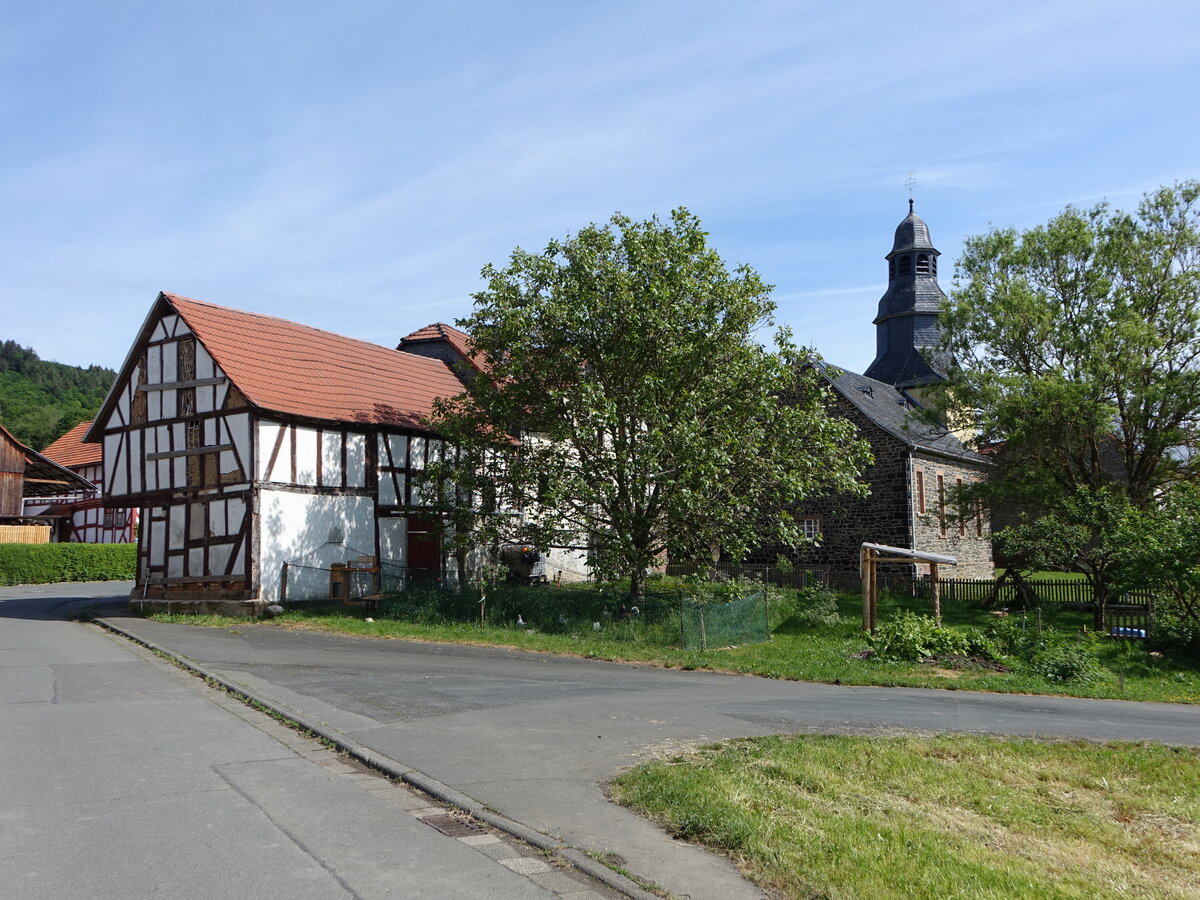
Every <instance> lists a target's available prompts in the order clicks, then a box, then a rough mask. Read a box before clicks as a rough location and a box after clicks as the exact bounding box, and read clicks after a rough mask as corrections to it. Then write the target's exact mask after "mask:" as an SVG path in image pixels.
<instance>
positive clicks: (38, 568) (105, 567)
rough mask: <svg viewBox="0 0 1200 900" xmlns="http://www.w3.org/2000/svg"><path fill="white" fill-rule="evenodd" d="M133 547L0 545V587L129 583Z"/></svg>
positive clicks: (134, 564) (133, 566)
mask: <svg viewBox="0 0 1200 900" xmlns="http://www.w3.org/2000/svg"><path fill="white" fill-rule="evenodd" d="M136 569H137V544H0V584H50V583H51V582H55V581H131V580H133V578H134V577H135V572H136Z"/></svg>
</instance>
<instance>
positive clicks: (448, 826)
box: [421, 815, 484, 837]
mask: <svg viewBox="0 0 1200 900" xmlns="http://www.w3.org/2000/svg"><path fill="white" fill-rule="evenodd" d="M421 821H422V822H424V823H425V824H426V825H432V826H433V827H434V828H436V829H437V830H438V831H440V832H441V833H442V834H448V835H450V837H468V836H470V835H472V834H483V833H484V832H483V826H481V825H476V824H475V823H474V822H464V821H463V820H462V819H456V818H454V816H446V815H441V816H425V817H424V818H423V819H421Z"/></svg>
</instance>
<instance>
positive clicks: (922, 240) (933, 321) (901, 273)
mask: <svg viewBox="0 0 1200 900" xmlns="http://www.w3.org/2000/svg"><path fill="white" fill-rule="evenodd" d="M940 255H941V254H940V253H938V251H937V249H936V248H935V247H934V246H933V242H932V241H931V240H930V238H929V226H928V225H926V224H925V222H924V220H923V219H922V218H921V217H920V216H918V215H917V214H916V213H915V212H914V211H913V201H912V199H911V198H909V201H908V215H907V216H905V217H904V221H902V222H901V223H900V224H899V225H897V226H896V237H895V240H894V241H893V242H892V251H891V252H890V253H889V254H888V255H887V257H886V259H887V261H888V287H887V290H886V291H885V292H884V294H883V297H882V298H880V300H879V313H878V315H876V316H875V361H874V362H873V363H871V365H870V367H869V368H868V369H867V371H866V372H864V373H863V374H865V375H866V376H867V377H868V378H874V379H875V380H876V381H883V382H886V383H887V384H892V385H895V386H896V387H898V388H917V387H921V386H923V385H927V384H932V383H933V382H935V381H941V380H942V379H943V378H944V376H943V375H942V373H941V372H939V371H938V367H937V363H936V361H934V364H933V365H931V364H930V361H929V360H927V359H926V357H925V355H924V354H923V353H922V350H924V351H926V352H929V353H931V352H932V351H933V350H934V348H936V347H937V344H938V340H939V338H940V337H941V329H940V328H939V326H938V312H939V310H940V309H941V305H942V303H944V302H945V300H946V295H945V294H943V293H942V289H941V288H940V287H939V286H938V281H937V260H938V257H939V256H940Z"/></svg>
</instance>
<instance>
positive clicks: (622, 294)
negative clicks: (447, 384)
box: [433, 209, 868, 596]
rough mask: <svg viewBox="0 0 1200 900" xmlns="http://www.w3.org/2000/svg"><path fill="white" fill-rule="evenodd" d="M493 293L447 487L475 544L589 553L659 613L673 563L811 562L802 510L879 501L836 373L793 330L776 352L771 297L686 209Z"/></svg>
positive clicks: (459, 407)
mask: <svg viewBox="0 0 1200 900" xmlns="http://www.w3.org/2000/svg"><path fill="white" fill-rule="evenodd" d="M483 277H484V278H485V280H486V281H487V287H486V289H485V290H483V291H481V292H479V293H478V294H476V295H475V310H474V314H473V315H471V316H470V317H469V318H467V319H465V320H461V321H460V322H459V323H458V324H459V325H460V326H462V327H463V328H464V329H465V330H466V331H467V332H468V333H470V335H471V349H472V352H473V354H474V356H475V358H476V359H477V361H479V362H480V363H481V364H482V367H483V369H484V370H485V373H486V374H484V375H483V376H481V377H477V378H475V379H474V380H473V381H472V383H471V385H470V387H469V389H468V390H467V392H466V393H465V394H464V395H462V396H461V397H459V398H456V399H453V400H447V401H444V402H442V403H441V404H439V406H438V408H437V412H436V415H435V419H434V422H433V426H434V427H435V428H436V429H437V431H438V432H439V433H441V434H442V435H443V436H444V437H446V439H447V441H448V442H449V444H450V445H451V446H455V447H457V453H456V454H455V455H454V458H447V459H446V460H445V461H444V462H443V463H442V464H441V465H440V466H439V467H438V469H437V471H436V475H437V476H438V477H440V478H442V479H443V480H444V482H445V484H446V485H453V486H454V490H453V491H452V490H450V489H449V488H447V490H446V491H444V492H443V495H444V498H445V500H446V507H445V509H446V512H447V514H448V515H449V516H450V518H451V520H452V521H453V522H454V525H455V528H456V530H457V533H458V534H459V535H460V537H462V538H463V539H464V541H470V542H472V543H478V542H479V541H480V540H481V539H482V540H483V541H485V542H486V541H491V542H493V543H501V542H508V541H522V542H529V543H531V544H533V545H536V546H538V547H542V548H546V547H550V546H583V545H586V546H588V547H589V551H590V556H589V558H590V564H591V566H592V567H593V568H594V569H595V570H596V571H597V572H598V573H599V574H601V575H604V576H617V577H622V576H623V577H628V578H629V579H630V583H631V595H632V596H640V595H641V594H642V593H643V591H644V585H645V572H646V570H647V569H648V568H649V567H651V566H653V565H654V564H655V563H656V562H657V561H658V560H660V559H661V558H662V557H663V555H664V554H669V555H670V556H671V558H673V559H707V558H709V555H710V553H711V552H712V550H713V549H714V548H716V547H721V548H723V549H724V550H725V551H726V552H728V553H730V554H732V555H734V556H737V555H739V554H741V553H744V552H745V551H746V549H747V548H749V547H751V546H753V545H755V544H758V543H760V542H761V543H767V542H771V543H776V542H778V543H783V544H790V545H796V544H799V543H801V542H802V541H803V532H802V529H801V527H800V524H799V522H798V521H797V520H796V518H795V517H794V516H793V510H794V509H795V508H796V506H797V504H799V503H801V502H802V501H803V500H804V499H805V498H807V497H810V496H812V495H814V494H818V493H826V492H841V491H861V490H862V487H861V485H859V484H858V482H857V480H856V479H857V475H858V472H859V471H860V469H861V467H862V466H863V465H864V464H865V462H866V461H867V459H868V451H867V449H866V447H865V445H864V444H863V443H861V442H860V441H859V440H858V439H857V437H856V435H855V432H854V429H853V427H852V426H851V425H850V424H849V423H848V422H846V421H844V420H841V419H836V418H831V417H829V416H828V415H826V412H825V406H824V399H825V394H824V388H823V386H822V382H821V379H820V377H819V375H818V374H817V373H816V372H815V371H814V370H813V368H812V367H811V366H808V365H805V364H804V363H805V360H804V358H803V354H802V352H801V351H799V350H798V349H797V348H796V347H794V346H793V345H792V343H791V340H790V336H789V334H788V333H787V332H786V331H783V330H780V331H777V332H775V333H774V334H773V340H774V348H773V349H767V348H765V347H764V346H763V345H762V344H761V343H760V342H759V337H760V336H761V335H762V333H763V332H764V330H768V329H770V328H771V327H772V326H773V320H772V313H773V310H774V304H773V302H772V301H771V300H770V287H769V286H768V285H766V284H764V283H763V281H762V280H761V279H760V278H759V276H758V275H757V274H756V273H755V272H754V271H753V270H751V269H750V268H748V267H746V266H741V267H738V268H737V269H735V270H734V271H733V272H732V273H731V272H730V271H729V270H728V269H727V268H726V266H725V264H724V263H723V262H722V260H721V257H720V256H719V255H718V254H717V253H716V251H715V250H713V249H712V248H711V247H709V246H708V243H707V240H706V234H705V232H704V231H703V230H702V229H701V226H700V222H699V221H698V220H697V219H696V218H695V217H694V216H692V215H691V214H690V213H689V212H688V211H687V210H684V209H678V210H675V211H674V212H673V213H672V214H671V218H670V221H669V222H663V221H660V220H659V219H658V218H651V219H649V220H648V221H642V222H635V221H633V220H631V219H629V218H627V217H625V216H621V215H616V216H613V218H612V219H611V220H610V221H609V222H608V224H606V225H604V226H598V225H590V226H588V227H586V228H583V229H582V230H580V231H579V232H578V233H577V234H575V235H572V236H568V237H567V238H565V239H564V240H561V241H558V240H556V241H552V242H551V243H550V244H549V245H548V246H547V247H546V249H545V251H543V252H541V253H530V252H526V251H524V250H520V249H517V250H515V251H514V252H513V254H512V256H511V258H510V259H509V262H508V265H507V266H505V267H504V268H496V267H494V266H490V265H489V266H488V267H486V268H485V269H484V270H483ZM452 494H453V495H454V496H455V497H456V498H457V502H450V500H451V495H452Z"/></svg>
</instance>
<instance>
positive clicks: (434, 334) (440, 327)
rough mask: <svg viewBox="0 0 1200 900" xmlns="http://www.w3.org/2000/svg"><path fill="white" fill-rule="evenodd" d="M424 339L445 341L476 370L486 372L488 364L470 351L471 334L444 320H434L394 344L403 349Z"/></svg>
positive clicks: (398, 348)
mask: <svg viewBox="0 0 1200 900" xmlns="http://www.w3.org/2000/svg"><path fill="white" fill-rule="evenodd" d="M424 341H430V342H432V341H445V342H446V343H448V344H449V345H450V346H451V347H453V348H454V349H455V350H456V351H457V352H458V355H459V356H461V357H462V358H463V359H465V360H466V361H467V362H468V363H469V364H470V365H471V366H473V367H474V368H475V370H476V371H477V372H486V371H487V370H488V365H487V363H486V362H485V361H484V359H483V357H482V356H480V355H478V354H475V353H472V352H471V351H470V342H471V336H470V335H469V334H467V333H466V332H465V331H463V330H462V329H461V328H455V327H454V326H453V325H447V324H446V323H445V322H434V323H432V324H430V325H426V326H425V327H424V328H418V329H417V330H416V331H414V332H413V333H412V334H407V335H405V336H404V337H402V338H401V339H400V343H399V344H397V345H396V349H397V350H404V349H405V348H406V347H407V346H408V345H409V344H415V343H421V342H424Z"/></svg>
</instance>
